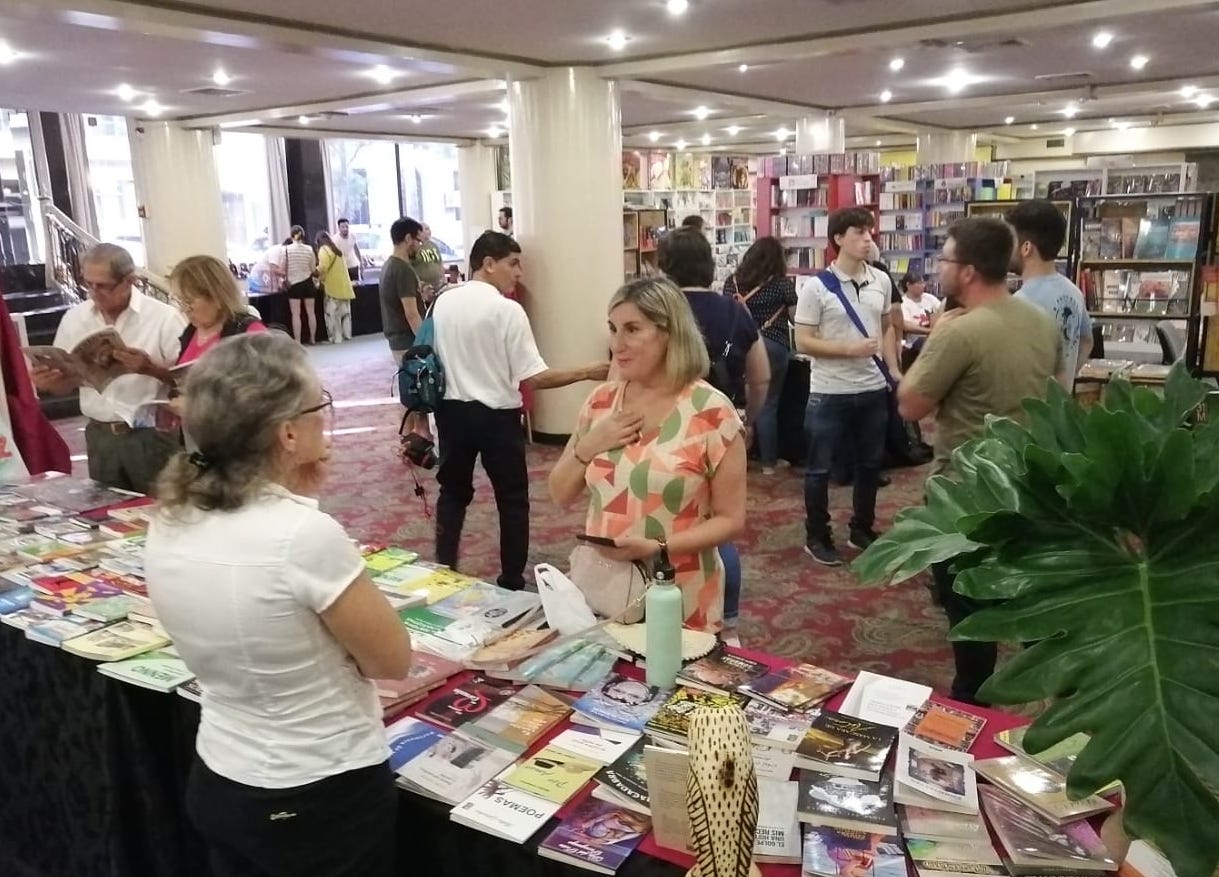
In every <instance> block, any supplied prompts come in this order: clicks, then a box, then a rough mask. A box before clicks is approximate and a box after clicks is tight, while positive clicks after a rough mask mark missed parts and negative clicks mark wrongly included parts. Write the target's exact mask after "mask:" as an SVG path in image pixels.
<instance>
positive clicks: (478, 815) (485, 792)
mask: <svg viewBox="0 0 1219 877" xmlns="http://www.w3.org/2000/svg"><path fill="white" fill-rule="evenodd" d="M559 806H560V805H559V804H556V803H555V802H553V801H547V800H546V799H544V798H539V797H537V796H535V795H531V794H529V793H528V792H523V791H521V790H520V789H517V788H515V787H513V786H511V785H508V784H507V783H506V782H504V779H503V778H502V777H495V778H493V779H490V780H487V782H486V783H484V784H483V785H481V786H480V787H479V788H477V789H476V790H475V791H474V793H473V794H471V795H470V796H469V797H468V798H466V799H465V800H464V801H462V802H461V803H460V804H458V805H457V806H456V807H454V808H453V812H452V813H450V814H449V818H450V819H452V820H453V821H454V822H456V823H458V824H459V825H464V826H466V827H467V828H473V829H475V830H477V831H484V832H486V833H487V834H490V835H494V836H495V837H498V838H502V839H503V840H509V841H512V842H513V843H518V844H523V843H524V842H525V841H527V840H529V838H530V837H532V836H533V834H534V833H535V832H536V831H537V830H538V829H539V828H541V827H542V826H543V825H545V824H546V823H547V822H548V821H549V820H550V818H551V817H552V816H554V815H555V813H557V812H558V810H559Z"/></svg>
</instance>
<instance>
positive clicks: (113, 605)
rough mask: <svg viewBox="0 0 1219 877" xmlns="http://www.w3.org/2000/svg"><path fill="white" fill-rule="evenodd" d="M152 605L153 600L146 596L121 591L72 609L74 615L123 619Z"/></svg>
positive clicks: (113, 619)
mask: <svg viewBox="0 0 1219 877" xmlns="http://www.w3.org/2000/svg"><path fill="white" fill-rule="evenodd" d="M151 606H152V602H151V601H150V600H148V599H147V598H146V597H136V596H134V595H132V594H124V593H123V592H122V591H119V592H118V593H117V594H116V595H115V596H113V597H101V598H100V599H95V600H90V601H88V602H87V603H84V604H83V605H81V606H76V607H74V608H73V609H72V614H73V615H79V616H80V617H81V618H91V619H93V620H94V621H104V622H106V623H109V622H111V621H122V620H123V619H124V618H126V617H127V616H128V615H129V614H130V613H131V612H138V611H141V610H143V609H147V608H149V607H151Z"/></svg>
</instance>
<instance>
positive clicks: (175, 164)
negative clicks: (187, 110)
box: [127, 121, 227, 276]
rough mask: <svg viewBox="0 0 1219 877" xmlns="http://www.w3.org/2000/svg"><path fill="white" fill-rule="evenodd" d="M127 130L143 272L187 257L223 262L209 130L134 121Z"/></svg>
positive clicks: (163, 270) (167, 267)
mask: <svg viewBox="0 0 1219 877" xmlns="http://www.w3.org/2000/svg"><path fill="white" fill-rule="evenodd" d="M127 130H128V135H129V139H130V140H131V166H132V170H133V171H134V173H135V196H136V200H137V202H138V203H139V210H140V225H141V226H142V228H143V232H144V249H145V251H146V253H147V256H146V258H145V262H146V264H147V266H148V270H149V271H151V272H153V273H154V274H160V275H161V276H165V275H167V274H168V273H169V272H170V270H171V269H172V268H173V266H174V265H176V264H177V263H178V262H179V261H181V260H182V259H184V258H186V257H187V256H196V255H208V256H215V257H216V258H218V259H221V260H225V259H226V258H227V256H226V253H225V241H224V210H223V207H222V205H221V198H220V178H219V176H218V175H217V173H216V154H215V148H214V147H213V145H212V132H211V131H210V130H201V129H188V128H178V127H175V126H174V125H173V124H171V123H168V122H135V121H131V122H129V123H128V126H127Z"/></svg>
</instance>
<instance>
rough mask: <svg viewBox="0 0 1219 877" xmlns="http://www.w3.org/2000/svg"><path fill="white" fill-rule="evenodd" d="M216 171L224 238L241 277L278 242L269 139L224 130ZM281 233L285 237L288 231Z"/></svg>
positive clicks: (217, 150) (257, 135)
mask: <svg viewBox="0 0 1219 877" xmlns="http://www.w3.org/2000/svg"><path fill="white" fill-rule="evenodd" d="M216 170H217V172H218V173H219V176H220V198H221V201H222V203H223V208H224V239H225V242H226V249H227V250H228V255H229V261H231V262H232V263H233V264H234V265H235V266H237V270H238V272H239V273H240V275H241V276H242V277H244V276H245V275H246V274H247V273H248V271H249V269H250V268H251V267H252V266H253V265H255V264H256V263H257V262H258V261H259V259H261V258H262V255H263V254H264V253H265V252H266V249H267V247H268V246H270V245H271V244H274V243H275V241H274V240H273V239H272V237H271V222H272V219H271V179H270V172H269V170H268V164H267V139H266V137H264V136H263V135H261V134H245V133H237V132H232V131H225V132H223V133H222V134H221V137H220V145H219V146H217V147H216ZM281 233H285V234H286V229H285V230H282V231H281Z"/></svg>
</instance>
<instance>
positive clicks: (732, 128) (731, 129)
mask: <svg viewBox="0 0 1219 877" xmlns="http://www.w3.org/2000/svg"><path fill="white" fill-rule="evenodd" d="M724 130H725V131H727V132H728V136H729V137H735V136H736V135H738V134H740V133H741V126H740V125H729V126H728V127H727V128H725V129H724Z"/></svg>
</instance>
